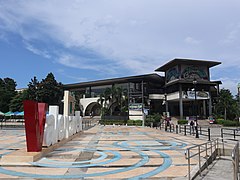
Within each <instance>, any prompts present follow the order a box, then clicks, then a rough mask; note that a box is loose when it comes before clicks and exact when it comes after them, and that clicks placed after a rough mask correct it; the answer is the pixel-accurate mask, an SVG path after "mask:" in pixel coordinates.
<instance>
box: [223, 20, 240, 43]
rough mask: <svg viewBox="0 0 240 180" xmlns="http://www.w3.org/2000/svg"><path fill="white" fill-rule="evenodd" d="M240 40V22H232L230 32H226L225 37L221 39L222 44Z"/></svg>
mask: <svg viewBox="0 0 240 180" xmlns="http://www.w3.org/2000/svg"><path fill="white" fill-rule="evenodd" d="M236 41H237V42H239V41H240V24H239V23H237V24H234V25H232V26H231V29H230V32H228V34H227V37H226V38H225V39H224V40H223V41H222V43H223V44H227V45H228V44H231V43H234V42H236Z"/></svg>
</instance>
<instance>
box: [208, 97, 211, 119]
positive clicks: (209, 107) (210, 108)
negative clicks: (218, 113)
mask: <svg viewBox="0 0 240 180" xmlns="http://www.w3.org/2000/svg"><path fill="white" fill-rule="evenodd" d="M208 110H209V116H210V115H212V97H211V94H210V93H209V109H208Z"/></svg>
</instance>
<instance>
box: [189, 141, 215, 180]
mask: <svg viewBox="0 0 240 180" xmlns="http://www.w3.org/2000/svg"><path fill="white" fill-rule="evenodd" d="M218 143H219V141H218V139H215V140H212V141H209V142H206V143H203V144H198V145H195V146H192V147H190V148H187V149H186V150H185V157H186V159H187V160H188V179H189V180H190V179H191V174H190V172H191V170H190V169H191V164H190V161H191V158H193V157H195V156H198V165H199V174H200V176H201V153H204V152H205V153H206V156H205V158H206V162H208V160H209V158H210V157H211V158H213V159H212V161H213V160H214V159H215V157H213V156H212V155H213V153H215V152H216V151H217V147H218ZM209 144H210V145H209ZM202 147H203V148H202ZM196 148H197V150H198V151H197V153H192V154H191V153H190V151H192V150H193V149H196ZM201 148H202V149H201ZM208 150H210V154H209V155H208ZM207 166H208V164H207Z"/></svg>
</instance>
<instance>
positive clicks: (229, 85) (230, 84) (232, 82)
mask: <svg viewBox="0 0 240 180" xmlns="http://www.w3.org/2000/svg"><path fill="white" fill-rule="evenodd" d="M219 80H220V81H222V83H223V84H222V85H220V88H224V89H229V90H230V91H231V93H232V95H234V96H235V95H236V94H237V85H238V83H239V82H240V79H233V78H231V79H230V78H227V77H224V78H220V79H219Z"/></svg>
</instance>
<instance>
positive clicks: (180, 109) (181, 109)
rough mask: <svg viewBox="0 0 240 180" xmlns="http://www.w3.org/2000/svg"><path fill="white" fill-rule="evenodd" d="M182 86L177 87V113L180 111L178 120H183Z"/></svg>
mask: <svg viewBox="0 0 240 180" xmlns="http://www.w3.org/2000/svg"><path fill="white" fill-rule="evenodd" d="M182 94H183V93H182V85H181V84H180V85H179V111H180V119H183V100H182Z"/></svg>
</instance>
